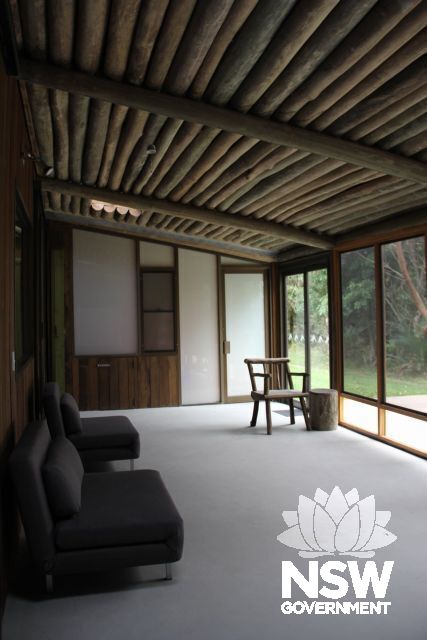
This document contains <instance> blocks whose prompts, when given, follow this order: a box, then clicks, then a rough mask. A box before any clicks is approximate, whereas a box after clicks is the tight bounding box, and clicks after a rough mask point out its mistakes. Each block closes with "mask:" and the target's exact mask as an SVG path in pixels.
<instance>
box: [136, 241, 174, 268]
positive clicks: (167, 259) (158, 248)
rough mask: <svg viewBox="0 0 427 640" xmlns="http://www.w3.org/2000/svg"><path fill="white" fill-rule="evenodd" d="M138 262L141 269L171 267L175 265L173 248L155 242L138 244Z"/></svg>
mask: <svg viewBox="0 0 427 640" xmlns="http://www.w3.org/2000/svg"><path fill="white" fill-rule="evenodd" d="M139 262H140V264H141V267H173V266H174V263H175V256H174V250H173V247H168V246H167V245H164V244H157V243H156V242H140V243H139Z"/></svg>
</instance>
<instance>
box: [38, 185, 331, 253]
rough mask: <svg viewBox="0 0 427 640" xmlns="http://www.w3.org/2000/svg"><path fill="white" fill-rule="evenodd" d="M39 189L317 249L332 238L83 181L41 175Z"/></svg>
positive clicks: (327, 243)
mask: <svg viewBox="0 0 427 640" xmlns="http://www.w3.org/2000/svg"><path fill="white" fill-rule="evenodd" d="M41 188H42V190H43V191H47V192H54V193H61V194H63V195H70V196H79V197H82V198H87V199H89V200H98V201H100V202H108V203H109V204H114V205H118V206H120V205H121V206H125V207H130V208H133V209H138V210H141V211H147V210H148V211H157V212H158V213H166V214H169V215H173V216H176V217H178V218H187V219H190V220H198V221H200V222H209V223H213V224H218V225H224V226H227V227H233V228H235V229H244V230H247V231H255V232H258V233H264V234H265V235H268V236H273V237H277V238H283V240H288V241H291V242H296V243H298V244H303V245H308V246H310V247H317V248H319V249H331V248H332V247H333V246H334V243H333V241H332V240H331V239H330V238H327V237H325V236H321V235H318V234H317V233H312V232H310V231H303V230H301V229H296V228H295V227H291V226H289V225H285V224H277V223H276V222H264V221H263V220H253V219H252V218H247V217H245V216H242V215H239V214H234V215H233V214H229V213H221V212H218V211H212V210H211V209H202V208H200V207H194V206H192V205H189V204H181V203H180V202H171V201H170V200H161V199H159V198H155V197H152V196H150V197H147V196H139V195H133V194H130V193H123V192H120V191H112V190H110V189H100V188H98V187H89V186H86V185H83V184H76V183H72V182H66V181H64V180H56V179H53V178H44V179H42V180H41Z"/></svg>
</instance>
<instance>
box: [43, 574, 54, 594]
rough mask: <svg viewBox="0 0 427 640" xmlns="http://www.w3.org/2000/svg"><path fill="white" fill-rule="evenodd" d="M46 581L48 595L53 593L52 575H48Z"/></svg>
mask: <svg viewBox="0 0 427 640" xmlns="http://www.w3.org/2000/svg"><path fill="white" fill-rule="evenodd" d="M45 580H46V591H47V593H52V591H53V575H52V574H51V573H47V574H46V576H45Z"/></svg>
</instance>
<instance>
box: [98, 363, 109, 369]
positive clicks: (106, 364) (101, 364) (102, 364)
mask: <svg viewBox="0 0 427 640" xmlns="http://www.w3.org/2000/svg"><path fill="white" fill-rule="evenodd" d="M96 366H97V367H99V368H100V369H101V368H104V367H111V364H108V363H106V362H98V363H97V364H96Z"/></svg>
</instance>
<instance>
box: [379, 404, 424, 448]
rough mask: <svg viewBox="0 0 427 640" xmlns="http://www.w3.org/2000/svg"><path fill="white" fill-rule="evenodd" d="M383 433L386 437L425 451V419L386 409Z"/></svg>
mask: <svg viewBox="0 0 427 640" xmlns="http://www.w3.org/2000/svg"><path fill="white" fill-rule="evenodd" d="M385 429H386V431H385V433H386V436H387V438H390V439H391V440H395V441H396V442H399V443H400V444H405V445H406V446H407V447H412V448H413V449H418V450H419V451H424V452H426V453H427V421H426V420H419V419H418V418H411V417H409V416H403V415H401V414H400V413H395V412H394V411H386V414H385Z"/></svg>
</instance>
